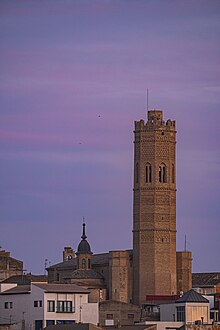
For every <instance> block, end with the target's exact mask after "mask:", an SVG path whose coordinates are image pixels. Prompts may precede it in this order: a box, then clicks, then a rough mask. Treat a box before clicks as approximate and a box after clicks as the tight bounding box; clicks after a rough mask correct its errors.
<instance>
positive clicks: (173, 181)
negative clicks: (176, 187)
mask: <svg viewBox="0 0 220 330" xmlns="http://www.w3.org/2000/svg"><path fill="white" fill-rule="evenodd" d="M172 183H175V167H174V164H172Z"/></svg>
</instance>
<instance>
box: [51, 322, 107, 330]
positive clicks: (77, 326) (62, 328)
mask: <svg viewBox="0 0 220 330" xmlns="http://www.w3.org/2000/svg"><path fill="white" fill-rule="evenodd" d="M46 329H47V330H96V329H97V330H98V329H102V328H100V327H98V326H96V325H94V324H91V323H73V324H56V325H49V326H48V327H46Z"/></svg>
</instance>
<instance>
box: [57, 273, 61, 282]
mask: <svg viewBox="0 0 220 330" xmlns="http://www.w3.org/2000/svg"><path fill="white" fill-rule="evenodd" d="M59 281H60V274H59V273H57V282H59Z"/></svg>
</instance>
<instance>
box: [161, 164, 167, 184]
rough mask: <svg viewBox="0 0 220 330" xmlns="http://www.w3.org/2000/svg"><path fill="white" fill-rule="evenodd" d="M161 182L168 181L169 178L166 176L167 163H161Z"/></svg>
mask: <svg viewBox="0 0 220 330" xmlns="http://www.w3.org/2000/svg"><path fill="white" fill-rule="evenodd" d="M159 182H163V183H164V182H167V178H166V165H165V164H161V165H160V166H159Z"/></svg>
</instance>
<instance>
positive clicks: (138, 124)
mask: <svg viewBox="0 0 220 330" xmlns="http://www.w3.org/2000/svg"><path fill="white" fill-rule="evenodd" d="M155 129H160V130H161V129H162V130H167V131H175V130H176V122H175V120H170V119H168V120H167V121H166V122H165V121H164V120H163V112H162V111H161V110H149V111H148V113H147V122H146V123H145V122H144V120H143V119H141V120H140V121H135V131H139V130H155Z"/></svg>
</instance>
